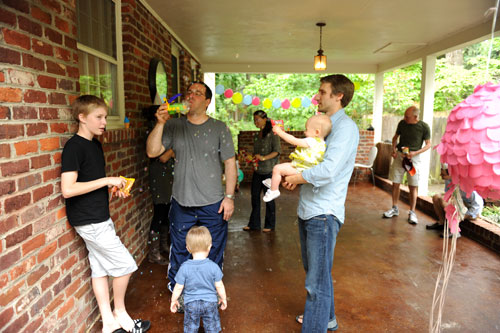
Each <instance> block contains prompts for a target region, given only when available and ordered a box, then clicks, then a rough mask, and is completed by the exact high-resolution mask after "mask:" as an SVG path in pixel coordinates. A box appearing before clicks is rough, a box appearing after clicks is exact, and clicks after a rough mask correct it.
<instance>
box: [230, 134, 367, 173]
mask: <svg viewBox="0 0 500 333" xmlns="http://www.w3.org/2000/svg"><path fill="white" fill-rule="evenodd" d="M257 133H258V131H241V132H240V133H239V134H238V152H239V151H241V150H245V151H247V152H250V153H253V137H254V135H255V134H257ZM288 133H290V134H292V135H293V136H295V137H297V138H303V137H304V132H303V131H288ZM373 140H374V139H373V131H359V145H358V153H357V155H356V163H367V161H368V153H369V152H370V148H371V147H373V145H374V143H373ZM294 149H295V146H292V145H291V144H289V143H287V142H285V141H284V140H281V154H280V157H279V160H280V163H281V162H286V161H289V158H288V155H290V153H291V152H292V151H294ZM240 168H241V170H242V171H243V173H244V174H245V178H244V180H243V181H244V182H250V181H251V179H252V173H253V169H252V166H251V165H249V164H246V163H245V162H242V161H241V160H240ZM356 172H358V173H359V174H358V181H368V180H370V181H371V178H370V177H371V176H370V173H369V171H367V170H364V169H360V170H359V171H356Z"/></svg>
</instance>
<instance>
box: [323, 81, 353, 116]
mask: <svg viewBox="0 0 500 333" xmlns="http://www.w3.org/2000/svg"><path fill="white" fill-rule="evenodd" d="M320 81H321V83H330V85H331V87H332V94H334V95H336V94H339V93H342V94H344V96H342V99H341V100H340V104H341V105H342V107H343V108H345V107H346V106H348V105H349V103H350V102H351V100H352V96H353V95H354V83H352V81H351V80H349V79H348V78H347V76H345V75H342V74H332V75H328V76H323V77H322V78H321V80H320Z"/></svg>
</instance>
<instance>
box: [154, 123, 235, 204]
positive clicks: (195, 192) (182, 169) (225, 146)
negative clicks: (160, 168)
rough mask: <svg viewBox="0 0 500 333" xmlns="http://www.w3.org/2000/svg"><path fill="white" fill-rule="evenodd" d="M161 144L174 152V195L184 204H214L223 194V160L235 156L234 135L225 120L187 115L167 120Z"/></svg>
mask: <svg viewBox="0 0 500 333" xmlns="http://www.w3.org/2000/svg"><path fill="white" fill-rule="evenodd" d="M162 144H163V146H164V147H165V149H170V148H172V149H173V150H174V153H175V172H174V185H173V189H172V197H173V198H174V199H175V200H176V201H177V202H178V203H179V204H180V205H181V206H185V207H200V206H206V205H211V204H214V203H216V202H218V201H220V200H222V199H223V198H224V189H223V188H222V172H223V167H224V166H223V162H224V161H225V160H227V159H229V158H231V157H233V156H234V145H233V138H232V137H231V132H230V131H229V128H228V127H227V126H226V124H224V123H223V122H222V121H219V120H216V119H212V118H209V119H208V120H207V121H206V122H204V123H203V124H201V125H195V124H192V123H190V122H189V121H188V120H187V118H186V117H181V118H175V119H171V120H169V121H167V122H166V123H165V127H164V129H163V137H162Z"/></svg>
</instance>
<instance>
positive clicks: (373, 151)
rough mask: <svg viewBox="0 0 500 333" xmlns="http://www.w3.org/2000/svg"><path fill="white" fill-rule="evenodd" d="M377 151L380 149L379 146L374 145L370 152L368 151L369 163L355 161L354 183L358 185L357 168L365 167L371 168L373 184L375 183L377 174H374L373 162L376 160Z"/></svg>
mask: <svg viewBox="0 0 500 333" xmlns="http://www.w3.org/2000/svg"><path fill="white" fill-rule="evenodd" d="M377 152H378V149H377V147H375V146H373V147H371V149H370V152H369V153H368V163H367V164H362V163H354V172H355V174H354V185H356V180H357V178H358V173H357V172H356V169H357V168H365V169H370V172H371V174H372V182H373V185H375V175H374V174H373V162H375V158H376V157H377Z"/></svg>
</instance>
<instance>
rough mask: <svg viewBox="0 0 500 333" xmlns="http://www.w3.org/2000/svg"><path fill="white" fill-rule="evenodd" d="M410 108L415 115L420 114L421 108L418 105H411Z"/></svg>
mask: <svg viewBox="0 0 500 333" xmlns="http://www.w3.org/2000/svg"><path fill="white" fill-rule="evenodd" d="M408 109H411V110H412V113H413V115H414V116H415V117H418V116H419V115H420V109H419V108H417V107H416V106H410V107H409V108H408Z"/></svg>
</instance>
